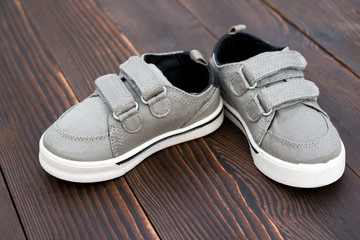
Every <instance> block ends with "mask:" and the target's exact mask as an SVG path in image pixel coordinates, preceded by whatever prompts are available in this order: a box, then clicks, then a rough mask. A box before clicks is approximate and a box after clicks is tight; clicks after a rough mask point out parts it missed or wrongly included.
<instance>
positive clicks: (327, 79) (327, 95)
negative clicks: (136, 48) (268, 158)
mask: <svg viewBox="0 0 360 240" xmlns="http://www.w3.org/2000/svg"><path fill="white" fill-rule="evenodd" d="M180 1H181V2H182V4H183V5H184V7H185V8H186V9H188V10H189V11H190V12H192V14H193V15H194V16H195V17H196V18H197V19H199V21H200V22H202V23H203V24H205V26H206V27H207V28H209V29H212V31H213V34H214V35H216V36H217V37H218V38H219V37H221V36H222V35H223V34H225V33H226V31H227V30H228V29H229V28H230V26H232V25H236V24H238V23H244V24H246V25H247V29H248V32H249V33H253V34H254V35H256V36H259V37H260V38H262V39H265V40H266V41H268V42H271V43H272V44H274V45H277V46H290V48H291V49H293V50H296V51H299V52H300V53H301V54H303V55H304V57H305V58H306V59H307V61H308V65H307V67H306V69H305V78H306V79H309V80H311V81H314V82H315V83H316V84H317V86H318V87H319V88H320V96H319V98H318V101H319V104H320V106H321V107H322V108H323V109H324V110H325V111H326V112H327V113H328V114H329V115H330V117H331V120H332V122H333V123H334V125H335V126H336V127H337V129H338V131H339V133H340V135H341V137H342V140H343V141H344V144H345V147H346V154H347V164H348V166H349V167H350V168H351V169H353V170H354V171H355V172H356V174H357V175H360V161H358V160H359V159H360V152H359V151H357V149H358V147H359V146H360V134H359V130H360V121H358V117H357V116H359V115H360V107H359V104H358V102H359V99H360V82H359V79H358V78H357V77H356V76H354V75H353V74H352V73H351V72H349V71H348V70H347V69H346V68H344V67H343V66H342V65H341V64H339V63H338V62H337V61H335V60H334V59H333V58H332V57H330V56H329V55H328V54H326V53H325V52H324V51H322V50H321V49H319V47H318V46H317V45H316V44H315V43H314V42H312V41H310V40H309V39H308V38H306V37H305V36H303V35H302V34H301V33H300V32H299V31H297V30H296V29H295V28H294V27H293V26H292V25H289V24H288V23H286V22H285V21H284V19H283V18H281V16H279V15H278V14H277V13H275V12H274V11H272V10H271V9H269V8H268V7H266V5H264V4H263V3H262V2H260V1H244V2H242V3H241V4H239V3H238V1H235V0H229V1H226V3H224V4H222V3H220V2H218V1H216V0H210V1H208V0H201V1H193V0H180ZM205 4H208V5H210V6H215V7H212V8H205V7H203V6H204V5H205ZM213 16H217V17H216V18H213ZM259 16H261V17H259Z"/></svg>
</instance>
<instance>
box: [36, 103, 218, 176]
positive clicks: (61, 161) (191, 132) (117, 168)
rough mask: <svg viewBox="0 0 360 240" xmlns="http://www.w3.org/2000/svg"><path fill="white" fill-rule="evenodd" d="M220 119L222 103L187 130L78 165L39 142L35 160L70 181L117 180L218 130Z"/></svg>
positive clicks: (186, 128) (176, 131)
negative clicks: (165, 151)
mask: <svg viewBox="0 0 360 240" xmlns="http://www.w3.org/2000/svg"><path fill="white" fill-rule="evenodd" d="M223 120H224V112H223V102H222V100H221V101H220V104H219V106H218V108H217V109H216V111H215V112H214V113H212V114H211V115H210V116H208V117H206V118H204V119H202V120H200V121H199V122H196V123H194V124H192V125H190V126H188V127H185V128H182V129H177V130H174V131H171V132H167V133H165V134H162V135H160V136H157V137H155V138H153V139H151V140H150V141H147V142H145V143H143V144H141V145H140V146H138V147H136V148H135V149H133V150H131V151H129V152H127V153H125V154H123V155H121V156H119V157H116V158H112V159H108V160H103V161H91V162H80V161H74V160H69V159H65V158H61V157H59V156H56V155H55V154H53V153H51V152H50V151H49V150H47V149H46V148H45V146H44V144H43V136H42V137H41V139H40V143H39V145H40V151H39V161H40V164H41V166H42V167H43V168H44V170H45V171H46V172H48V173H49V174H51V175H53V176H55V177H57V178H60V179H63V180H66V181H70V182H81V183H91V182H101V181H107V180H110V179H114V178H117V177H120V176H122V175H124V174H125V173H127V172H128V171H130V170H131V169H133V168H134V167H135V166H136V165H138V164H139V163H140V162H142V161H143V160H144V159H145V158H147V157H148V156H150V155H152V154H153V153H155V152H158V151H160V150H162V149H164V148H167V147H170V146H173V145H176V144H179V143H182V142H186V141H190V140H193V139H196V138H200V137H203V136H205V135H208V134H210V133H212V132H214V131H215V130H216V129H218V128H219V127H220V126H221V124H222V122H223Z"/></svg>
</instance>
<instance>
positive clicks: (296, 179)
mask: <svg viewBox="0 0 360 240" xmlns="http://www.w3.org/2000/svg"><path fill="white" fill-rule="evenodd" d="M224 105H225V116H226V117H227V118H228V119H229V120H231V121H232V122H233V123H234V124H235V125H236V126H238V127H239V128H240V129H241V130H242V131H243V132H244V134H245V135H246V137H247V139H248V141H249V145H250V150H251V155H252V158H253V160H254V163H255V166H256V167H257V168H258V169H259V170H260V171H261V172H262V173H263V174H265V175H266V176H267V177H269V178H271V179H272V180H274V181H276V182H279V183H282V184H285V185H288V186H292V187H299V188H315V187H321V186H326V185H329V184H331V183H333V182H335V181H336V180H338V179H339V178H340V177H341V176H342V175H343V173H344V170H345V147H344V145H343V143H342V142H341V146H342V147H341V152H340V154H339V156H337V157H336V158H334V159H332V160H330V161H328V162H327V163H317V164H294V163H289V162H286V161H283V160H281V159H278V158H276V157H274V156H272V155H270V154H268V153H267V152H265V151H264V150H262V149H261V148H260V147H259V146H258V145H257V144H256V142H255V140H254V138H253V137H252V135H251V133H250V131H249V128H248V127H247V126H246V123H245V121H244V120H243V119H242V117H241V116H240V114H239V113H238V112H237V111H236V110H235V109H234V108H232V107H231V106H230V105H229V104H228V103H226V102H224Z"/></svg>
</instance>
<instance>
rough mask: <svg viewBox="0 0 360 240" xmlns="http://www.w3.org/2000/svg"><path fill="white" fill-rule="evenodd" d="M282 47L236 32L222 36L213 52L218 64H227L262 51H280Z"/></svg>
mask: <svg viewBox="0 0 360 240" xmlns="http://www.w3.org/2000/svg"><path fill="white" fill-rule="evenodd" d="M282 49H283V48H279V47H275V46H272V45H270V44H268V43H266V42H264V41H263V40H261V39H259V38H257V37H255V36H253V35H250V34H248V33H238V34H236V35H229V34H226V35H225V36H223V37H222V38H221V39H220V40H219V42H218V43H217V44H216V46H215V49H214V53H215V57H216V60H217V62H218V63H219V64H227V63H233V62H240V61H244V60H246V59H248V58H250V57H253V56H255V55H258V54H260V53H262V52H269V51H280V50H282Z"/></svg>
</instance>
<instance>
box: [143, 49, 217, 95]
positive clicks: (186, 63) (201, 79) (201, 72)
mask: <svg viewBox="0 0 360 240" xmlns="http://www.w3.org/2000/svg"><path fill="white" fill-rule="evenodd" d="M144 60H145V61H146V62H147V63H152V64H154V65H155V66H156V67H157V68H159V69H160V71H161V72H162V73H163V74H164V76H165V77H166V78H167V79H168V80H169V82H170V83H171V84H172V85H174V86H175V87H177V88H180V89H181V90H184V91H186V92H188V93H201V92H202V91H204V90H205V89H207V88H208V86H209V85H210V84H211V83H210V76H209V74H210V72H209V69H208V67H206V66H204V65H201V64H199V63H196V62H194V61H192V60H191V58H190V55H189V53H188V52H184V53H178V54H169V55H146V56H145V58H144Z"/></svg>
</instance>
